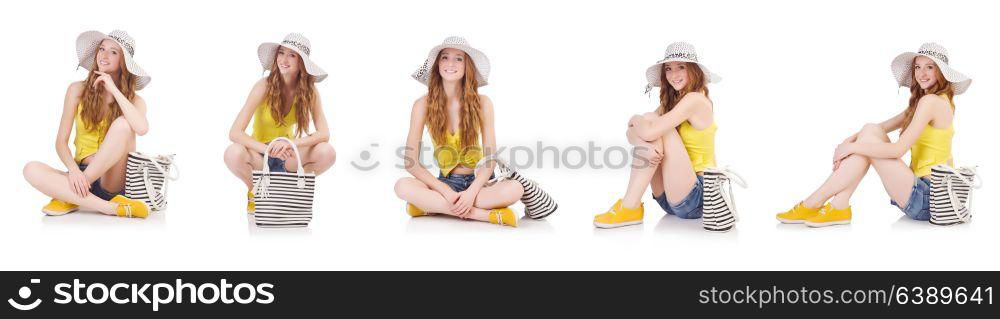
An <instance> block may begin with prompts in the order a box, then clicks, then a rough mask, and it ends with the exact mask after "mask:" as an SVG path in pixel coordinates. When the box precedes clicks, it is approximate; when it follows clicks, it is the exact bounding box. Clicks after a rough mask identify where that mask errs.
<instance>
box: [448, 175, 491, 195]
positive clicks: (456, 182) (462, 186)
mask: <svg viewBox="0 0 1000 319" xmlns="http://www.w3.org/2000/svg"><path fill="white" fill-rule="evenodd" d="M494 176H495V175H491V176H490V179H493V177H494ZM438 180H440V181H442V182H444V183H445V184H446V185H448V187H451V190H453V191H455V192H462V191H465V190H466V189H469V186H472V182H473V181H475V180H476V175H474V174H455V173H452V174H449V175H448V176H444V174H441V175H439V176H438Z"/></svg>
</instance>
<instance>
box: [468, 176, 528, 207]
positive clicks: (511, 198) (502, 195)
mask: <svg viewBox="0 0 1000 319" xmlns="http://www.w3.org/2000/svg"><path fill="white" fill-rule="evenodd" d="M521 195H524V187H523V186H521V183H518V182H516V181H512V180H506V181H503V182H499V183H496V184H494V185H493V186H488V187H483V189H482V190H480V191H479V195H478V196H476V202H475V204H473V206H475V207H478V208H482V209H484V210H490V209H494V208H504V207H507V206H510V205H514V203H517V201H519V200H521Z"/></svg>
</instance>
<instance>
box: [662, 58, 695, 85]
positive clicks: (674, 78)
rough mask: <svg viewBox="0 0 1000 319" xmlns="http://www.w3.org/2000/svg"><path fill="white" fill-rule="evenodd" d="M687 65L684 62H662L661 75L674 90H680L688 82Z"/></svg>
mask: <svg viewBox="0 0 1000 319" xmlns="http://www.w3.org/2000/svg"><path fill="white" fill-rule="evenodd" d="M687 69H688V65H687V63H685V62H670V63H664V64H663V75H664V77H665V78H666V79H667V83H668V84H670V86H671V87H673V88H674V90H677V91H681V90H683V89H684V87H685V86H686V85H687V84H688V81H689V80H690V79H689V78H688V70H687Z"/></svg>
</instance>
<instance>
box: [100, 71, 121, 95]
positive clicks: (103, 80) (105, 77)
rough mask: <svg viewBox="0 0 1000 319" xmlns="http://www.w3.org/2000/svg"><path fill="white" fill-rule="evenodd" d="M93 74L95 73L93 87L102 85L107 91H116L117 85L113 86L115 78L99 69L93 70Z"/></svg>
mask: <svg viewBox="0 0 1000 319" xmlns="http://www.w3.org/2000/svg"><path fill="white" fill-rule="evenodd" d="M94 74H97V79H96V80H94V88H97V86H98V85H103V86H104V90H105V91H107V92H115V91H118V87H117V86H115V80H114V79H112V78H111V75H109V74H107V73H104V72H101V71H94Z"/></svg>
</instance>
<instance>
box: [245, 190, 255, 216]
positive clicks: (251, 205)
mask: <svg viewBox="0 0 1000 319" xmlns="http://www.w3.org/2000/svg"><path fill="white" fill-rule="evenodd" d="M254 209H256V206H255V204H254V202H253V192H247V214H253V212H254Z"/></svg>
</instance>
